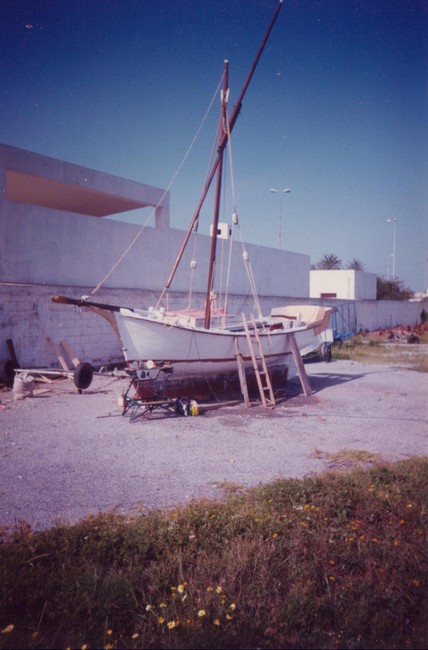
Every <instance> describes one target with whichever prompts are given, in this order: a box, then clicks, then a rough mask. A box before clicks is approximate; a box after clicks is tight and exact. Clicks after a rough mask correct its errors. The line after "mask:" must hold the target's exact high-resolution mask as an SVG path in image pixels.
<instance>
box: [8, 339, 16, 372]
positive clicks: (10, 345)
mask: <svg viewBox="0 0 428 650" xmlns="http://www.w3.org/2000/svg"><path fill="white" fill-rule="evenodd" d="M6 345H7V347H8V349H9V354H10V358H11V359H12V361H14V363H16V365H17V366H19V363H18V359H17V358H16V352H15V348H14V345H13V341H12V339H7V340H6Z"/></svg>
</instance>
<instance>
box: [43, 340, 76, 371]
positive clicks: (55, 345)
mask: <svg viewBox="0 0 428 650" xmlns="http://www.w3.org/2000/svg"><path fill="white" fill-rule="evenodd" d="M46 340H47V342H48V343H49V344H50V345H51V346H52V348H53V349H54V350H55V354H56V356H57V358H58V361H59V363H60V365H61V367H62V368H63V369H64V370H66V371H68V372H70V368H69V367H68V365H67V362H66V360H65V359H64V357H63V355H62V353H61V350H60V349H59V347H58V346H57V344H56V343H55V341H53V340H52V339H51V337H50V336H47V337H46Z"/></svg>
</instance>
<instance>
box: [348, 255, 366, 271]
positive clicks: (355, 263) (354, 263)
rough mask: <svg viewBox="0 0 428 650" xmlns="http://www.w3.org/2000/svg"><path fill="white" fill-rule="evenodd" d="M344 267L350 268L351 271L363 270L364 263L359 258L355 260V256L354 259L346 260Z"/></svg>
mask: <svg viewBox="0 0 428 650" xmlns="http://www.w3.org/2000/svg"><path fill="white" fill-rule="evenodd" d="M346 268H347V269H350V270H351V271H364V264H363V263H362V262H361V260H357V258H356V257H354V259H352V260H351V261H350V262H348V264H347V267H346Z"/></svg>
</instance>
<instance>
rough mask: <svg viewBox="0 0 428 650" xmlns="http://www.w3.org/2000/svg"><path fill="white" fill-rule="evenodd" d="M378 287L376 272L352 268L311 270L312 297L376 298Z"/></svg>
mask: <svg viewBox="0 0 428 650" xmlns="http://www.w3.org/2000/svg"><path fill="white" fill-rule="evenodd" d="M376 287H377V276H376V274H375V273H366V272H365V271H353V270H351V269H344V270H337V271H336V270H322V271H318V270H316V271H311V272H310V284H309V296H310V298H339V299H341V300H376Z"/></svg>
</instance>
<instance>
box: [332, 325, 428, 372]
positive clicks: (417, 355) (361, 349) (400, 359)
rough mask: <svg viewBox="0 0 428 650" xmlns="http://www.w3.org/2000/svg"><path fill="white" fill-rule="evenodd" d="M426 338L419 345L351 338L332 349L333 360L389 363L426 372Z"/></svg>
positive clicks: (376, 339)
mask: <svg viewBox="0 0 428 650" xmlns="http://www.w3.org/2000/svg"><path fill="white" fill-rule="evenodd" d="M427 343H428V337H427V335H426V334H425V335H424V336H422V337H421V345H410V344H406V343H399V342H394V341H393V342H388V341H387V340H384V339H379V338H367V337H364V336H360V335H358V336H353V337H352V338H350V339H348V340H347V341H345V342H344V343H343V345H341V346H340V347H338V346H333V347H332V357H333V358H334V359H347V360H351V361H359V362H360V363H389V364H393V365H398V366H401V367H403V368H406V369H408V370H415V371H417V372H428V354H427V350H426V347H425V346H426V344H427Z"/></svg>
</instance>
